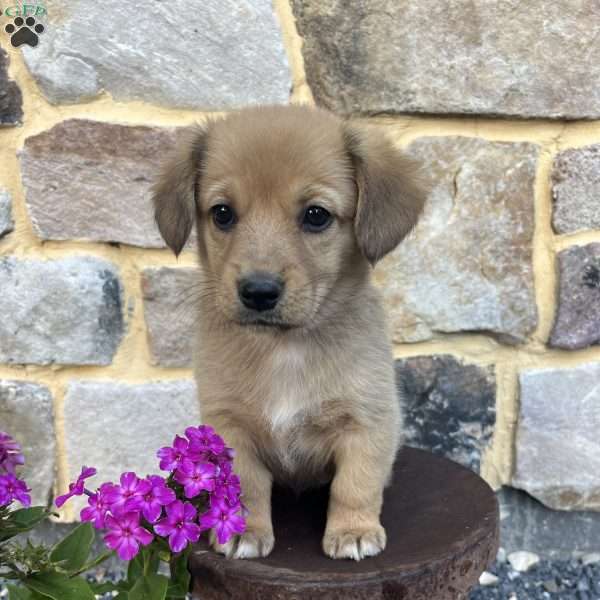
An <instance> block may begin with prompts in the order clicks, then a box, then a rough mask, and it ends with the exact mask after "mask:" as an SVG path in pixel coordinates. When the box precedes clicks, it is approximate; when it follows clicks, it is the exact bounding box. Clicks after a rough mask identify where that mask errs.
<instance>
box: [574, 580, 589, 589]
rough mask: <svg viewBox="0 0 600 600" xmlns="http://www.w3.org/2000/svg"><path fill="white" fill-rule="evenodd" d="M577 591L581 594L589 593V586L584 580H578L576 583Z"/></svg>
mask: <svg viewBox="0 0 600 600" xmlns="http://www.w3.org/2000/svg"><path fill="white" fill-rule="evenodd" d="M577 589H578V590H580V591H581V592H589V591H590V584H589V583H588V582H587V580H586V579H580V580H579V581H578V582H577Z"/></svg>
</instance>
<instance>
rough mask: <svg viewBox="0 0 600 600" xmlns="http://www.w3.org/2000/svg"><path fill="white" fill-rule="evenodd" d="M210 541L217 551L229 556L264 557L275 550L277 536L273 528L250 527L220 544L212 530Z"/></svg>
mask: <svg viewBox="0 0 600 600" xmlns="http://www.w3.org/2000/svg"><path fill="white" fill-rule="evenodd" d="M210 543H211V546H212V547H213V549H214V550H215V552H218V553H219V554H224V555H225V556H226V557H227V558H264V557H265V556H268V555H269V554H270V553H271V550H273V546H274V545H275V538H274V537H273V532H272V531H271V530H261V531H258V530H256V529H249V530H247V531H246V532H245V533H243V534H242V535H236V536H234V537H232V538H231V539H230V540H229V541H228V542H227V543H226V544H219V543H218V542H217V540H216V538H215V535H214V533H213V532H211V534H210Z"/></svg>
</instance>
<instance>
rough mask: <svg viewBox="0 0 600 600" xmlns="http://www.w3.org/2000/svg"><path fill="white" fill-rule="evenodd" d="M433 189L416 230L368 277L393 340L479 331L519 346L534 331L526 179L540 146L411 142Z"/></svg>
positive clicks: (462, 140) (530, 182) (530, 201)
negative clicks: (377, 287)
mask: <svg viewBox="0 0 600 600" xmlns="http://www.w3.org/2000/svg"><path fill="white" fill-rule="evenodd" d="M407 152H408V154H409V155H412V156H414V157H416V158H417V159H419V160H421V161H422V163H423V166H424V168H423V177H424V179H425V181H426V184H427V185H429V186H431V187H430V189H431V192H430V194H429V198H428V202H427V206H426V209H425V213H424V214H423V216H422V217H421V219H420V221H419V223H418V224H417V227H416V228H415V230H414V232H413V233H412V234H411V235H410V236H409V237H408V238H407V239H405V240H404V241H403V242H402V243H401V244H400V246H399V247H398V248H397V249H396V250H395V251H394V252H393V253H392V254H390V255H389V256H387V257H386V258H385V259H384V260H383V261H382V262H381V264H380V265H379V267H378V269H377V270H376V273H375V277H376V281H378V282H379V283H380V284H381V285H382V287H383V293H384V299H385V301H386V304H387V309H388V313H389V315H390V318H391V325H392V334H393V337H394V340H395V341H396V342H415V341H421V340H427V339H431V338H432V337H434V336H435V335H436V333H455V332H463V331H484V332H489V333H493V334H496V335H498V336H499V337H500V338H501V339H502V340H503V341H505V342H509V343H514V342H522V341H524V340H525V339H526V338H527V336H528V335H529V334H530V333H531V332H533V331H534V329H535V327H536V324H537V309H536V304H535V294H534V286H533V265H532V239H533V230H534V182H535V170H536V159H537V156H538V153H539V148H538V146H535V145H532V144H526V143H504V142H488V141H485V140H482V139H479V138H466V137H431V138H420V139H418V140H416V141H415V142H413V143H412V144H411V145H410V146H409V148H408V150H407Z"/></svg>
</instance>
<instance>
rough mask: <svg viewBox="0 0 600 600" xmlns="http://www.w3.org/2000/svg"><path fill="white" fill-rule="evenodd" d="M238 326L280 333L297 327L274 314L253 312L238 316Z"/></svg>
mask: <svg viewBox="0 0 600 600" xmlns="http://www.w3.org/2000/svg"><path fill="white" fill-rule="evenodd" d="M237 323H238V325H241V326H242V327H256V328H259V329H263V328H264V329H278V330H280V331H287V330H289V329H295V328H296V327H297V325H295V324H294V323H290V322H289V321H285V320H284V319H282V318H281V316H280V315H278V314H276V313H272V314H269V313H255V312H251V311H248V312H243V313H242V314H240V315H239V316H238V319H237Z"/></svg>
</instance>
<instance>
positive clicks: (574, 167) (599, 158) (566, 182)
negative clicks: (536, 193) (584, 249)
mask: <svg viewBox="0 0 600 600" xmlns="http://www.w3.org/2000/svg"><path fill="white" fill-rule="evenodd" d="M552 196H553V198H554V212H553V213H552V224H553V226H554V230H555V231H556V232H557V233H573V232H575V231H582V230H586V229H600V200H599V199H600V144H596V145H594V146H586V147H584V148H572V149H570V150H565V151H564V152H561V153H560V154H559V155H558V156H557V157H556V159H555V160H554V165H553V167H552Z"/></svg>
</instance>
